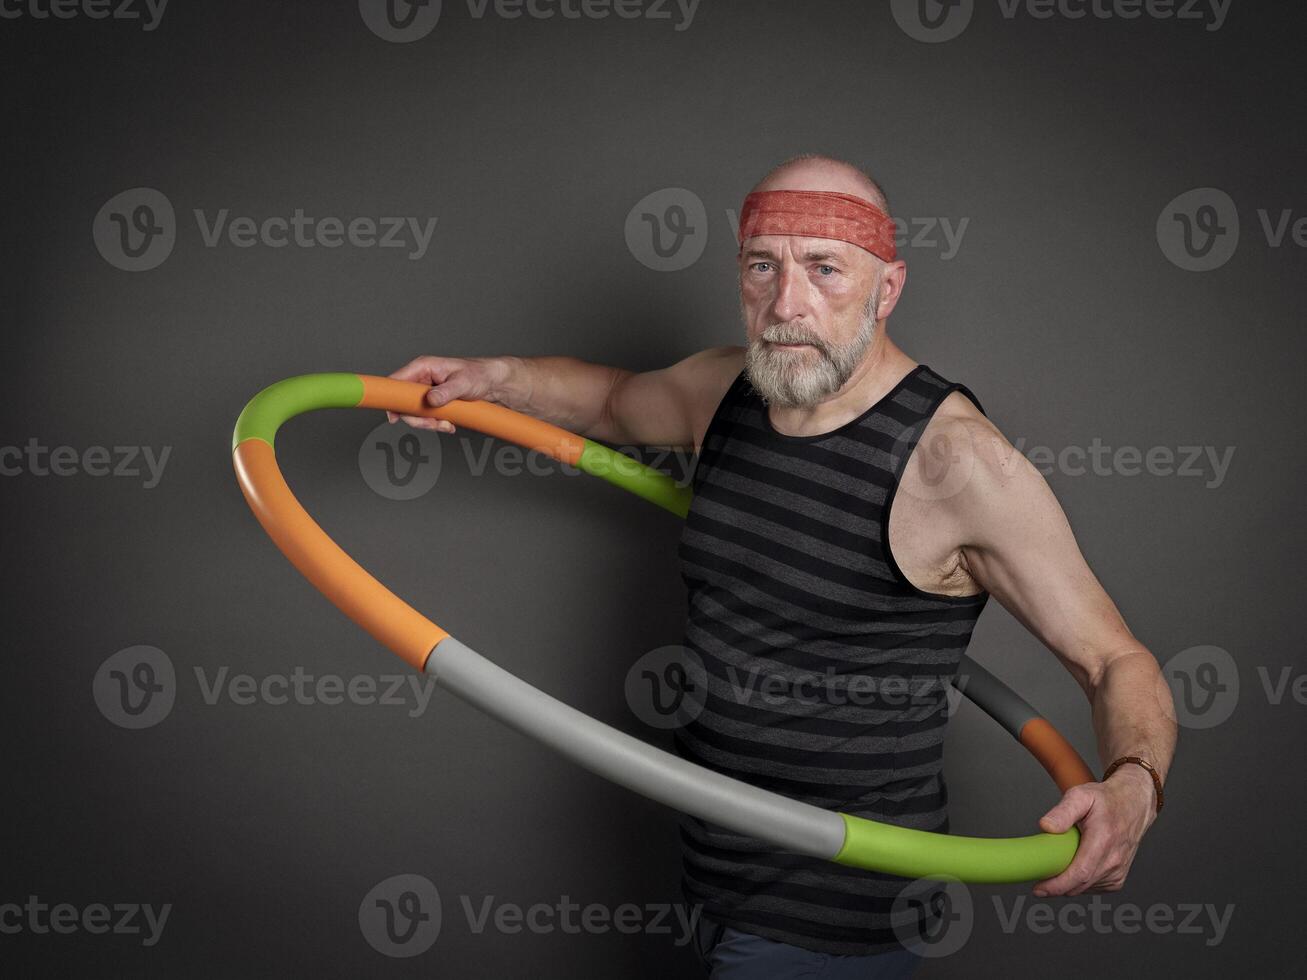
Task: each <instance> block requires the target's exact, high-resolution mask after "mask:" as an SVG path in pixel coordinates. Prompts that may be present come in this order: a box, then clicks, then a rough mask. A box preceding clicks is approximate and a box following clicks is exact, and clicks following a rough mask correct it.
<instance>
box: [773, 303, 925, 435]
mask: <svg viewBox="0 0 1307 980" xmlns="http://www.w3.org/2000/svg"><path fill="white" fill-rule="evenodd" d="M876 333H877V337H876V339H875V340H874V341H873V342H872V344H871V346H870V347H868V348H867V354H866V356H865V357H863V359H862V361H861V363H859V365H858V366H857V368H855V369H854V371H853V374H852V375H851V376H850V377H849V380H848V381H846V382H845V383H844V387H842V388H841V389H840V390H839V391H837V392H835V393H834V394H833V395H831V396H829V397H828V398H826V399H825V400H824V401H820V402H818V403H817V404H815V405H807V406H800V407H794V408H790V407H781V406H779V405H772V406H770V407H769V409H768V418H769V419H771V424H772V427H773V428H774V429H775V430H776V431H777V432H780V433H782V434H783V435H787V436H817V435H821V434H822V433H825V432H833V431H834V430H835V429H838V428H839V427H840V426H842V425H843V424H844V423H845V422H849V421H852V420H853V419H856V418H857V417H858V416H859V415H861V414H862V413H863V412H865V411H866V410H867V409H868V408H870V407H871V406H872V405H874V404H876V402H878V401H880V400H881V399H882V398H884V397H885V396H886V395H887V394H889V393H890V391H891V390H893V388H894V386H895V385H896V384H898V383H899V382H900V381H901V380H902V379H903V377H904V376H905V375H906V374H907V373H908V372H909V371H911V370H912V369H913V368H914V367H916V366H917V362H916V361H914V360H913V359H912V358H910V357H909V356H908V355H907V354H905V353H904V352H903V351H902V350H900V349H899V348H898V346H897V345H895V344H894V342H893V341H891V340H890V339H889V337H887V336H886V335H885V332H884V322H883V321H882V322H881V323H878V324H876Z"/></svg>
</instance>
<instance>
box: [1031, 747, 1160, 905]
mask: <svg viewBox="0 0 1307 980" xmlns="http://www.w3.org/2000/svg"><path fill="white" fill-rule="evenodd" d="M1155 792H1156V790H1154V788H1153V780H1152V777H1150V776H1149V775H1148V773H1147V772H1145V771H1144V770H1143V769H1142V768H1140V767H1139V766H1135V765H1124V766H1122V767H1121V768H1119V769H1118V770H1117V771H1116V772H1114V773H1112V778H1111V779H1109V780H1108V781H1107V782H1105V783H1084V784H1082V785H1080V786H1072V787H1071V788H1070V789H1069V790H1067V791H1066V793H1065V794H1063V796H1062V799H1061V801H1060V802H1059V803H1058V804H1057V805H1056V806H1055V807H1053V809H1051V810H1049V811H1048V812H1047V813H1046V814H1044V816H1043V817H1042V818H1040V821H1039V829H1040V830H1042V831H1044V832H1045V833H1049V834H1061V833H1064V832H1065V831H1067V830H1070V829H1071V827H1072V826H1079V827H1080V846H1079V848H1078V849H1077V850H1076V856H1075V858H1074V859H1073V860H1072V862H1071V863H1070V864H1069V865H1068V866H1067V868H1066V870H1065V871H1063V872H1062V873H1061V874H1059V875H1057V876H1056V877H1053V878H1046V879H1044V880H1043V881H1039V882H1036V883H1035V895H1037V896H1038V897H1040V898H1044V897H1046V896H1049V895H1079V894H1081V893H1082V892H1115V891H1120V890H1121V886H1122V885H1124V884H1125V879H1126V875H1127V874H1129V873H1130V865H1131V864H1133V863H1134V859H1135V852H1136V851H1137V850H1138V849H1139V842H1140V840H1142V839H1143V836H1144V832H1145V831H1147V830H1148V828H1149V827H1150V826H1151V825H1152V822H1153V819H1154V818H1155V816H1156V806H1157V804H1156V801H1155V799H1154V794H1155Z"/></svg>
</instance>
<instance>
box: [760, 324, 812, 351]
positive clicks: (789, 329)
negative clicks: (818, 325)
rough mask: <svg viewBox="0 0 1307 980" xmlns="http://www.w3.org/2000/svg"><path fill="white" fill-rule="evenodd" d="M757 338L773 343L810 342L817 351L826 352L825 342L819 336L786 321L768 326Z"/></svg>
mask: <svg viewBox="0 0 1307 980" xmlns="http://www.w3.org/2000/svg"><path fill="white" fill-rule="evenodd" d="M758 339H759V340H766V341H770V342H771V343H773V344H811V345H812V346H813V347H816V348H817V349H818V350H819V351H821V352H823V353H825V352H826V343H825V341H823V340H822V339H821V338H820V337H818V336H816V335H815V334H812V333H809V332H808V331H807V330H804V329H803V328H801V327H796V326H794V325H793V324H788V323H778V324H774V325H773V326H770V327H768V328H767V329H766V330H764V331H763V332H762V334H761V335H760V336H759V338H758Z"/></svg>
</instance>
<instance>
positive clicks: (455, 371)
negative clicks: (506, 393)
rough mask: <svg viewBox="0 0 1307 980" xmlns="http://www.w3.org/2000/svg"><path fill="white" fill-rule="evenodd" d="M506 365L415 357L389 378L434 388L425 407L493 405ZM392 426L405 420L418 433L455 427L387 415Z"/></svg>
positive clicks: (443, 421)
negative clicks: (456, 401) (457, 401)
mask: <svg viewBox="0 0 1307 980" xmlns="http://www.w3.org/2000/svg"><path fill="white" fill-rule="evenodd" d="M505 370H506V365H505V364H504V363H503V359H502V358H498V357H432V356H424V357H415V358H414V359H413V360H411V361H409V362H408V363H407V364H405V365H404V366H403V367H402V368H400V369H399V370H398V371H395V372H394V373H392V374H391V375H390V377H392V378H394V379H396V380H398V381H416V382H418V383H419V384H424V385H431V386H432V388H431V390H430V391H428V392H427V394H426V403H427V404H428V405H430V406H431V407H432V408H439V407H440V406H441V405H444V404H445V403H446V402H450V401H453V400H454V399H456V398H461V399H463V400H464V401H494V400H495V398H494V395H495V387H496V385H498V384H499V383H500V382H501V381H502V380H503V377H504V372H505ZM386 418H387V419H389V420H390V421H391V422H394V421H395V420H396V419H399V418H402V419H403V420H404V421H405V422H407V423H408V424H409V425H411V426H413V427H414V428H415V429H431V430H432V431H434V432H453V431H454V423H453V422H450V421H448V420H446V419H428V418H423V417H422V416H420V415H396V414H395V413H394V412H387V413H386Z"/></svg>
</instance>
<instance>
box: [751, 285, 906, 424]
mask: <svg viewBox="0 0 1307 980" xmlns="http://www.w3.org/2000/svg"><path fill="white" fill-rule="evenodd" d="M879 292H880V290H879V289H877V290H876V292H875V293H873V294H872V296H871V298H870V299H868V301H867V305H866V306H865V307H864V308H863V311H862V327H861V328H860V329H859V330H858V335H857V336H856V337H854V338H853V340H852V341H851V342H849V343H848V344H845V345H843V346H839V345H833V344H828V343H826V342H825V341H823V340H821V339H819V338H818V337H816V336H814V335H812V334H809V333H807V332H806V331H804V330H803V329H801V328H796V327H794V326H793V325H791V324H779V325H776V326H772V327H768V328H767V329H766V330H764V331H763V333H762V336H760V337H759V338H758V339H757V340H755V341H753V343H751V344H749V349H748V351H747V352H746V353H745V355H744V370H745V375H746V377H747V378H748V380H749V383H750V384H751V385H753V388H754V390H755V391H757V392H758V395H759V396H760V397H761V398H762V400H763V403H764V404H766V405H777V406H779V407H781V408H807V407H810V406H812V405H816V404H817V403H818V402H820V401H822V400H824V399H826V398H829V397H830V396H831V395H833V394H835V392H837V391H839V390H840V389H841V388H843V387H844V385H845V383H846V382H847V381H848V380H849V378H851V377H852V376H853V372H854V370H856V369H857V366H858V365H859V364H860V363H861V362H862V358H863V356H864V355H865V354H866V353H867V348H868V347H870V346H871V342H872V340H873V339H874V338H875V336H876V320H875V313H874V312H873V311H874V310H875V309H876V307H877V305H878V304H877V303H875V302H874V301H875V300H876V299H877V298H878V294H879ZM769 340H770V341H774V342H776V343H810V344H812V345H813V347H812V348H809V349H807V350H802V351H786V350H778V349H776V348H775V347H771V346H770V345H768V344H767V343H766V341H769Z"/></svg>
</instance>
